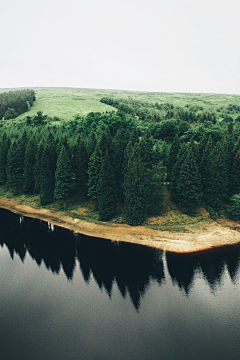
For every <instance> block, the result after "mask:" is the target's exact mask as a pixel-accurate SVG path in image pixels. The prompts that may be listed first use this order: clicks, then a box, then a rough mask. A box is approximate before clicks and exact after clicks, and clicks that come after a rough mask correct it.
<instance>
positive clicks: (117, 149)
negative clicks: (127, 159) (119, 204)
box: [112, 129, 127, 201]
mask: <svg viewBox="0 0 240 360" xmlns="http://www.w3.org/2000/svg"><path fill="white" fill-rule="evenodd" d="M126 146H127V138H126V134H125V132H124V131H123V130H120V129H118V131H117V133H116V136H115V138H114V140H113V143H112V149H113V155H112V158H113V167H114V174H115V180H116V187H117V196H118V199H120V201H122V200H123V187H122V185H123V177H124V174H123V164H124V151H125V149H126Z"/></svg>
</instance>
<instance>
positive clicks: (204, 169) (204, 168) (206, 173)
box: [199, 135, 213, 195]
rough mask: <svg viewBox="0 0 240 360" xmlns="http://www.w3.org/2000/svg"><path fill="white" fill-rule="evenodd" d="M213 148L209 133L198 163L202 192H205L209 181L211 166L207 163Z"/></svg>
mask: <svg viewBox="0 0 240 360" xmlns="http://www.w3.org/2000/svg"><path fill="white" fill-rule="evenodd" d="M212 150H213V142H212V136H211V135H209V137H208V141H207V143H206V146H205V149H204V150H203V152H202V158H201V163H200V167H199V168H200V173H201V177H202V187H203V194H204V195H205V193H206V192H207V189H208V186H209V181H210V173H211V166H210V164H209V161H210V154H211V152H212Z"/></svg>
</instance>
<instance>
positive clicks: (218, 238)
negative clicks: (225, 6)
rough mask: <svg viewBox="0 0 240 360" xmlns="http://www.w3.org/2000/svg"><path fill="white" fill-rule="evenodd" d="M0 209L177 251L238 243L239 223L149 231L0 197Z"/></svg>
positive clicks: (212, 222)
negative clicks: (108, 223) (38, 207)
mask: <svg viewBox="0 0 240 360" xmlns="http://www.w3.org/2000/svg"><path fill="white" fill-rule="evenodd" d="M0 208H3V209H7V210H10V211H12V212H14V213H16V214H19V215H23V216H28V217H32V218H35V219H40V220H44V221H47V222H50V223H52V224H54V225H57V226H61V227H64V228H66V229H69V230H73V231H75V232H77V233H80V234H84V235H88V236H93V237H97V238H103V239H108V240H111V241H123V242H128V243H134V244H140V245H145V246H150V247H153V248H156V249H161V250H166V251H171V252H177V253H189V252H196V251H202V250H207V249H211V248H214V247H220V246H226V245H234V244H238V243H240V225H239V224H238V223H234V222H232V221H223V222H222V224H219V223H217V222H215V221H209V222H204V225H202V226H200V227H199V228H196V229H194V228H190V227H189V232H170V231H159V230H152V229H150V228H147V227H144V226H134V227H133V226H129V225H119V224H112V225H111V226H107V225H104V224H103V225H99V224H95V223H92V222H88V221H85V220H79V219H74V218H72V217H70V216H66V215H65V214H64V213H62V212H53V211H50V210H48V209H35V208H32V207H30V206H28V205H21V204H18V203H17V202H14V201H12V200H7V199H0Z"/></svg>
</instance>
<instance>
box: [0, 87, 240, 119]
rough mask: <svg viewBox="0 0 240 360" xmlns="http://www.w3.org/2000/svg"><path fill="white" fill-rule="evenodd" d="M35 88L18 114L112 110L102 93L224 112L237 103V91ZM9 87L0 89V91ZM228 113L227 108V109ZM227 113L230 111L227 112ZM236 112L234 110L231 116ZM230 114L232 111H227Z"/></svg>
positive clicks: (63, 115)
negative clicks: (27, 105) (24, 109)
mask: <svg viewBox="0 0 240 360" xmlns="http://www.w3.org/2000/svg"><path fill="white" fill-rule="evenodd" d="M33 89H34V91H35V92H36V101H35V102H34V104H33V106H32V107H31V109H30V111H28V112H27V113H25V114H22V115H20V116H19V117H18V118H23V117H25V116H26V115H29V116H33V115H35V114H36V113H37V112H38V111H42V112H43V113H44V114H47V115H48V116H50V117H54V116H56V117H59V118H60V119H64V120H70V119H72V118H73V117H74V116H75V115H77V114H79V115H86V114H87V113H89V112H92V111H93V112H96V111H98V112H105V111H112V110H115V108H113V107H112V106H109V105H106V104H103V103H101V102H100V99H101V98H102V97H111V98H118V99H119V98H121V99H128V98H131V99H132V100H133V101H142V102H146V103H148V104H149V103H150V104H155V103H156V102H158V103H159V104H164V103H171V104H173V105H174V106H175V107H176V106H179V107H188V106H197V107H199V108H203V110H205V111H211V112H212V111H214V112H218V113H227V112H226V108H227V107H228V106H229V104H232V105H238V106H239V105H240V95H224V94H182V93H151V92H132V91H121V90H98V89H77V88H33ZM9 90H11V89H0V92H3V91H9ZM228 113H229V111H228ZM230 115H231V114H230ZM238 115H239V114H236V112H234V115H233V117H234V118H235V117H236V116H238ZM231 116H232V115H231Z"/></svg>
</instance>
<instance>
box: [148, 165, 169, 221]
mask: <svg viewBox="0 0 240 360" xmlns="http://www.w3.org/2000/svg"><path fill="white" fill-rule="evenodd" d="M165 178H166V167H165V166H163V165H162V163H161V162H160V163H159V164H157V165H153V167H152V169H148V196H147V203H148V204H147V213H148V214H149V215H158V214H159V213H160V212H161V210H162V205H163V190H164V181H165Z"/></svg>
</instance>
